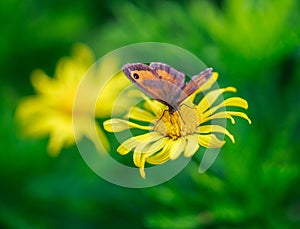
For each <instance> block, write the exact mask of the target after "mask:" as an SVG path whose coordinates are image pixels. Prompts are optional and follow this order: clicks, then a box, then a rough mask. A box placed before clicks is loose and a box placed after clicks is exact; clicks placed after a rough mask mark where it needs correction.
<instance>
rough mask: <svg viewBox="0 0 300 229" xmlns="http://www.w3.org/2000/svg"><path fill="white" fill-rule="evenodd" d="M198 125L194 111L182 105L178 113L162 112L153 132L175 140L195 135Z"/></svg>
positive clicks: (188, 106)
mask: <svg viewBox="0 0 300 229" xmlns="http://www.w3.org/2000/svg"><path fill="white" fill-rule="evenodd" d="M198 125H199V121H198V115H197V111H196V109H195V108H193V107H191V106H190V105H185V104H183V105H182V106H181V107H180V109H179V110H178V111H175V112H174V113H172V114H171V113H169V112H168V110H164V111H162V115H161V117H160V118H159V119H158V120H157V121H156V123H155V126H154V131H157V132H158V133H160V134H162V135H164V136H167V137H170V138H172V139H174V140H176V139H177V138H180V137H184V136H187V135H189V134H193V133H195V132H196V131H197V126H198Z"/></svg>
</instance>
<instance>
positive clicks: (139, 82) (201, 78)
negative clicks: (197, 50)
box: [122, 62, 212, 114]
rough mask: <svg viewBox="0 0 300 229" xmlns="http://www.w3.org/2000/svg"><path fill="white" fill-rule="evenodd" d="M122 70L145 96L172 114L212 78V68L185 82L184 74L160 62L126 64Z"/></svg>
mask: <svg viewBox="0 0 300 229" xmlns="http://www.w3.org/2000/svg"><path fill="white" fill-rule="evenodd" d="M122 70H123V72H124V73H125V75H126V76H127V77H128V78H129V79H130V80H131V81H132V82H133V83H134V84H135V85H136V86H137V87H139V88H140V89H141V90H142V91H143V92H144V93H145V94H147V95H148V96H150V97H152V98H153V99H155V100H157V101H159V102H161V103H163V104H165V105H166V106H168V111H169V113H170V114H173V113H174V112H175V111H177V110H179V108H180V105H181V103H182V102H183V101H184V100H185V99H186V98H187V97H188V96H190V95H191V94H193V93H194V92H195V91H196V90H197V89H198V88H199V87H201V85H203V84H204V83H205V82H206V81H207V80H208V79H209V78H210V77H211V76H212V68H206V69H205V70H204V71H202V72H200V73H199V74H198V75H195V76H193V77H192V78H191V80H190V81H189V82H185V78H186V76H185V74H184V73H182V72H181V71H178V70H176V69H175V68H173V67H171V66H169V65H167V64H164V63H160V62H152V63H150V65H146V64H142V63H132V64H125V65H124V66H123V67H122Z"/></svg>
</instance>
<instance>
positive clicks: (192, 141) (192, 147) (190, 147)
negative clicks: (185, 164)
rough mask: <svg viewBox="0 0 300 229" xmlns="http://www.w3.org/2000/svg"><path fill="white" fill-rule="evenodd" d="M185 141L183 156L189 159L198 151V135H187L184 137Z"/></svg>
mask: <svg viewBox="0 0 300 229" xmlns="http://www.w3.org/2000/svg"><path fill="white" fill-rule="evenodd" d="M186 141H187V143H186V146H185V149H184V156H185V157H191V156H193V155H194V153H195V152H196V151H197V150H198V149H199V145H198V135H197V134H193V135H188V136H187V137H186Z"/></svg>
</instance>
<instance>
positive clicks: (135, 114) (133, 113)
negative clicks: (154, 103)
mask: <svg viewBox="0 0 300 229" xmlns="http://www.w3.org/2000/svg"><path fill="white" fill-rule="evenodd" d="M128 117H129V118H131V119H135V120H138V121H143V122H152V121H154V119H155V117H154V116H153V115H152V114H151V113H150V112H148V111H146V110H144V109H141V108H139V107H133V108H132V109H131V110H130V112H129V115H128Z"/></svg>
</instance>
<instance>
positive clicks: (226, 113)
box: [201, 111, 251, 124]
mask: <svg viewBox="0 0 300 229" xmlns="http://www.w3.org/2000/svg"><path fill="white" fill-rule="evenodd" d="M232 116H238V117H242V118H244V119H246V120H247V121H248V122H249V124H251V120H250V118H249V117H248V116H247V115H246V114H245V113H243V112H238V111H221V112H217V113H215V114H213V115H211V116H208V117H205V118H203V119H202V120H201V123H204V122H207V121H210V120H213V119H218V118H227V119H230V120H231V123H232V124H235V120H234V118H233V117H232Z"/></svg>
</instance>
